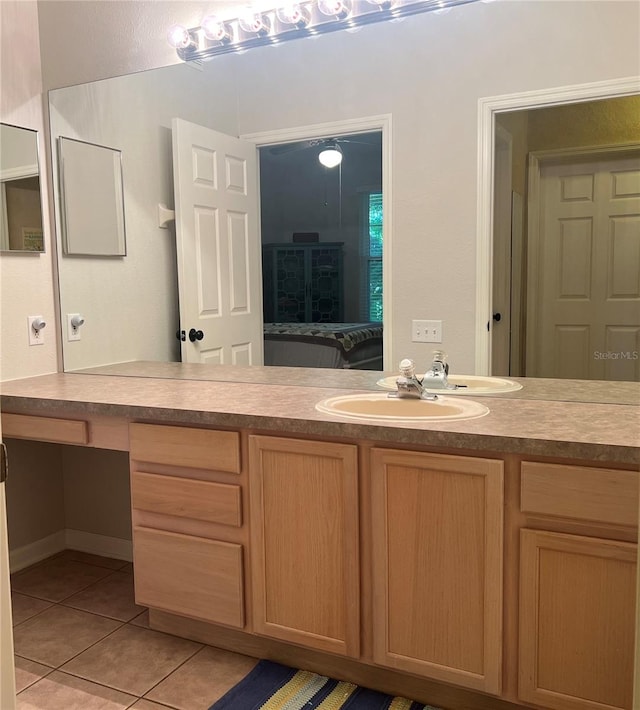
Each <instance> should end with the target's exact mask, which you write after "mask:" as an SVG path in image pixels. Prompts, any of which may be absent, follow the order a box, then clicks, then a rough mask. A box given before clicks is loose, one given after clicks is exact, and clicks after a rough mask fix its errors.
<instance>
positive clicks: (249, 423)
mask: <svg viewBox="0 0 640 710" xmlns="http://www.w3.org/2000/svg"><path fill="white" fill-rule="evenodd" d="M259 369H260V370H264V371H268V370H269V368H259ZM251 370H252V371H255V368H251ZM313 372H314V375H315V378H316V383H317V380H318V379H319V377H320V376H319V374H318V372H319V371H318V370H314V371H313ZM328 372H329V373H331V372H332V371H328ZM262 374H263V381H261V382H260V383H256V382H247V381H227V382H221V381H206V380H201V379H198V380H192V379H174V378H171V379H169V378H168V377H167V378H159V377H136V376H126V377H125V376H118V375H92V376H87V375H86V374H73V373H57V374H51V375H42V376H39V377H32V378H27V379H21V380H12V381H7V382H4V383H2V384H1V385H0V387H1V392H0V395H1V396H0V409H1V410H2V411H5V412H11V413H16V414H32V415H40V416H61V417H67V418H69V417H78V418H82V417H83V416H84V417H89V416H93V417H102V416H107V417H109V416H111V417H124V418H127V419H129V420H135V421H149V422H159V423H173V424H184V425H197V426H212V427H216V426H217V427H229V428H243V429H250V430H260V431H265V432H270V433H273V434H283V435H286V434H301V435H304V434H306V435H309V436H314V437H327V438H332V439H335V438H340V439H350V440H369V441H378V442H385V443H398V444H408V445H418V446H429V447H441V448H447V449H460V450H462V449H464V450H471V451H478V452H484V451H486V452H494V453H516V454H522V455H529V456H553V457H560V458H571V459H582V460H586V461H602V462H612V463H615V462H617V463H623V464H640V406H638V405H633V404H604V403H594V402H575V401H550V400H540V399H524V398H512V397H501V398H499V397H474V398H473V399H474V400H476V401H479V402H482V403H483V404H485V405H486V406H487V407H489V410H490V412H489V414H488V415H486V416H484V417H481V418H479V419H470V420H460V421H453V420H452V421H448V422H429V423H422V422H420V423H411V424H405V423H392V422H390V423H386V422H385V423H384V424H380V423H377V422H376V423H367V422H364V421H362V422H354V421H348V420H341V419H339V418H337V417H334V416H331V415H328V414H323V413H321V412H318V411H317V410H316V409H315V404H316V403H317V402H318V401H320V400H323V399H325V398H327V397H331V396H336V395H340V394H345V392H346V391H349V390H345V389H344V387H341V388H336V387H318V386H317V384H316V386H313V387H308V386H301V385H300V384H267V383H266V381H268V378H267V374H268V373H266V372H263V373H262ZM345 374H348V373H345ZM362 374H363V373H353V375H355V377H354V386H353V388H352V391H358V390H360V391H362V389H363V388H364V386H363V385H362V384H360V385H359V384H356V383H357V382H358V378H359V377H362ZM369 374H371V373H369ZM247 379H248V378H247ZM321 379H322V380H324V379H325V378H324V376H322V378H321ZM328 379H330V377H329V376H328ZM520 381H521V382H522V381H524V380H520ZM346 383H347V380H346V378H345V384H346ZM584 384H585V383H583V386H584ZM368 389H371V388H368Z"/></svg>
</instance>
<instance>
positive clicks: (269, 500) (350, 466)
mask: <svg viewBox="0 0 640 710" xmlns="http://www.w3.org/2000/svg"><path fill="white" fill-rule="evenodd" d="M249 471H250V475H249V481H250V496H251V497H250V500H251V570H252V586H253V615H254V618H253V626H254V629H255V631H256V632H257V633H258V634H262V635H264V636H270V637H272V638H276V639H281V640H283V641H290V642H292V643H296V644H301V645H303V646H306V647H308V648H314V649H320V650H323V651H330V652H332V653H337V654H341V655H345V656H352V657H357V656H358V654H359V638H360V604H359V579H360V567H359V548H358V545H359V542H358V534H359V533H358V517H359V513H358V470H357V448H356V447H355V446H352V445H349V444H337V443H330V442H320V441H305V440H298V439H288V438H279V437H272V436H251V437H250V443H249Z"/></svg>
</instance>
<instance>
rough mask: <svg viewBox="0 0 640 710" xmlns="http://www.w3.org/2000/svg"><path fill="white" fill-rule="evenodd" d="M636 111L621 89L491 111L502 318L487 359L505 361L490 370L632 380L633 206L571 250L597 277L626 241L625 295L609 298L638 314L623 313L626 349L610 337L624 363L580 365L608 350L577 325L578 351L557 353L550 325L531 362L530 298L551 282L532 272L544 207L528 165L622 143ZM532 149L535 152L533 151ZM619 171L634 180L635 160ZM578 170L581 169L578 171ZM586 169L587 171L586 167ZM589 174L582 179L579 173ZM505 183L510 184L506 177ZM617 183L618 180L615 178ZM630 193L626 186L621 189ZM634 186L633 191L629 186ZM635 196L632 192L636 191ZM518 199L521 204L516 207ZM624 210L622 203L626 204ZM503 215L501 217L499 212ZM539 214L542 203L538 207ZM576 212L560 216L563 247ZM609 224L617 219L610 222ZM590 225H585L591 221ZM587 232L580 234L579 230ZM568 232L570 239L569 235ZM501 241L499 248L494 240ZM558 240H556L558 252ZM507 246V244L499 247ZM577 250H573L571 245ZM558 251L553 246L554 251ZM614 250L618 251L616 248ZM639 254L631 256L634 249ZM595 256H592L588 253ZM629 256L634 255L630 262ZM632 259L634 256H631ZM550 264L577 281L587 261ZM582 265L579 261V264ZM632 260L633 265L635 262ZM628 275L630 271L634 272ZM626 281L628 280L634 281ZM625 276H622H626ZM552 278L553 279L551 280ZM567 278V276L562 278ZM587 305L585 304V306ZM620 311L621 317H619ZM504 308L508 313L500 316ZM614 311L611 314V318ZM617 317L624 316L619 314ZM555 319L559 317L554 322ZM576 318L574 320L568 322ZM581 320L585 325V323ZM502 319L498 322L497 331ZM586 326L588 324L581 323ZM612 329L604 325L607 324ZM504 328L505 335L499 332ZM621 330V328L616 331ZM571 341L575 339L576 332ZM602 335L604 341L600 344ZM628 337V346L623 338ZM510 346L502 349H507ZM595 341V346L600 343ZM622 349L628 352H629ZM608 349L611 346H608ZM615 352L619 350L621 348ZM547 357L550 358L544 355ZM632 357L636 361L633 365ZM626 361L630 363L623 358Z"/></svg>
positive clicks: (638, 269)
mask: <svg viewBox="0 0 640 710" xmlns="http://www.w3.org/2000/svg"><path fill="white" fill-rule="evenodd" d="M639 112H640V97H639V96H636V95H633V96H626V97H619V98H612V99H604V100H598V101H587V102H580V103H573V104H565V105H560V106H553V107H549V108H536V109H527V110H522V111H509V112H502V113H497V114H496V121H495V130H496V136H495V145H496V156H495V159H494V170H496V171H497V172H496V174H495V176H494V177H495V180H494V185H495V190H494V235H493V236H494V240H495V241H494V251H493V254H494V257H493V259H494V260H493V284H494V308H493V310H492V315H495V314H496V313H500V316H501V317H500V320H499V321H495V320H494V321H493V323H492V324H491V341H492V364H493V363H494V362H496V361H498V362H499V361H500V360H502V362H503V363H508V372H505V371H504V366H503V371H501V372H498V371H496V370H495V369H493V370H492V374H496V375H499V374H510V375H512V376H545V377H569V378H574V377H575V378H581V379H583V378H584V379H611V380H615V379H623V380H628V379H630V378H631V379H636V380H637V379H638V378H639V373H640V370H639V369H638V367H640V364H639V363H637V361H634V360H633V357H634V353H635V352H637V351H638V349H639V348H640V283H638V281H640V276H639V274H640V263H638V259H639V258H640V222H639V221H638V219H639V218H638V210H634V209H631V211H630V212H629V214H627V215H625V223H624V230H625V231H624V234H623V233H622V232H621V231H618V233H617V234H618V237H616V234H615V233H614V232H612V231H611V229H613V227H611V229H608V228H607V230H605V231H607V233H606V234H602V230H599V229H595V228H594V231H593V235H592V237H589V240H587V241H588V244H589V245H588V246H587V242H586V241H585V242H584V244H583V245H582V246H580V247H576V248H577V250H578V251H577V252H575V253H579V254H582V255H585V254H588V255H589V266H588V268H589V269H591V268H594V269H595V268H596V267H598V266H600V267H601V274H602V275H601V276H600V277H595V278H599V279H600V280H602V279H607V278H609V277H610V275H611V273H612V272H611V268H610V266H611V263H612V262H611V259H613V258H614V257H613V256H612V255H613V248H614V246H613V245H614V244H615V242H616V239H617V241H618V245H619V246H620V245H622V244H623V243H624V245H625V253H626V254H627V256H626V257H625V262H626V264H627V266H626V267H625V273H626V274H628V276H627V277H625V278H626V281H625V286H624V295H623V297H621V298H617V299H616V298H613V299H610V300H612V301H613V307H614V308H615V307H616V302H617V304H618V305H619V306H620V308H621V309H622V310H625V313H626V312H627V311H628V310H629V309H632V311H634V312H635V314H636V317H635V319H632V320H634V322H633V323H628V322H627V321H628V318H627V316H626V315H625V316H624V329H625V331H624V335H625V338H624V348H623V349H620V348H617V345H616V346H615V347H614V343H613V341H612V340H611V338H610V339H609V342H610V344H611V346H612V347H613V348H614V349H616V348H617V350H616V352H618V350H620V352H623V350H624V358H623V359H625V360H627V363H626V366H625V367H624V368H613V367H609V368H606V369H603V368H600V369H598V368H590V367H586V366H585V363H587V364H590V358H591V359H593V358H594V357H595V355H594V353H596V352H608V350H607V348H608V346H607V345H606V342H607V341H606V339H604V340H603V337H604V335H603V333H600V336H599V339H598V338H596V337H595V335H593V336H589V335H588V334H587V335H585V332H586V331H585V329H584V328H583V329H582V335H581V336H580V337H581V338H582V340H581V344H580V345H579V349H580V356H579V357H571V358H568V357H566V356H563V355H562V348H561V347H560V345H561V342H562V339H561V338H560V337H559V336H558V335H557V333H558V329H557V328H556V327H554V328H552V334H551V333H550V332H547V333H546V334H545V335H544V338H545V342H546V345H545V347H546V349H547V350H550V351H551V353H552V354H551V357H550V362H551V364H550V365H549V364H546V365H545V366H544V368H543V370H540V367H539V362H536V358H535V354H534V353H535V350H536V347H538V346H539V345H540V340H539V338H540V337H541V336H540V334H539V332H538V330H539V328H538V326H536V325H535V323H536V321H535V320H534V319H535V318H536V317H537V316H536V308H535V303H536V302H539V297H540V290H541V289H544V288H547V289H548V288H550V287H549V285H548V284H546V283H545V284H542V283H541V282H540V280H539V279H538V278H537V272H536V268H535V266H536V265H535V260H536V258H537V257H536V254H537V251H536V248H537V247H536V245H535V244H534V243H533V238H532V234H531V232H532V229H533V226H532V225H533V224H535V220H533V222H532V216H533V214H534V212H537V211H539V209H540V205H542V207H543V208H544V204H546V203H544V202H543V203H540V204H538V202H539V190H536V189H535V185H534V184H533V181H532V177H531V174H532V173H531V170H532V168H531V165H532V163H534V162H535V156H534V155H533V154H540V153H541V152H543V151H544V152H545V154H547V155H552V152H553V151H558V152H560V151H563V150H564V151H566V150H569V149H578V148H579V149H585V150H592V149H593V148H595V147H598V146H604V145H623V144H630V143H634V142H638V141H640V132H639V129H638V124H637V116H638V114H639ZM505 135H508V136H509V140H510V142H511V158H510V167H511V179H510V181H509V179H508V178H507V179H505V178H504V174H503V175H502V177H500V170H503V171H504V161H503V162H502V163H501V161H500V159H499V154H498V152H499V151H500V149H501V145H503V144H504V136H505ZM532 156H533V157H532ZM621 170H622V171H623V173H624V179H625V181H626V182H629V181H631V182H633V183H634V184H635V182H636V181H637V180H638V176H640V163H638V165H637V166H634V165H631V166H628V165H626V166H624V167H622V168H621ZM578 173H579V174H582V173H581V171H580V170H578ZM584 174H585V175H586V173H584ZM584 180H587V178H584ZM509 182H510V184H509ZM618 183H620V181H619V180H618ZM557 184H558V185H559V186H560V187H558V189H562V188H563V186H564V187H566V189H567V190H568V189H569V184H568V182H559V183H557ZM627 192H628V191H627ZM632 192H633V191H632ZM584 199H585V198H584V196H583V197H581V198H579V199H578V198H575V199H574V198H570V199H569V200H568V202H569V203H572V204H573V205H574V206H575V207H576V209H578V206H579V204H580V203H581V202H584ZM621 199H624V200H627V201H629V200H633V199H634V197H633V195H632V194H628V195H626V196H625V197H622V198H621ZM635 199H637V196H636V198H635ZM500 202H501V203H502V205H503V206H504V205H506V204H508V203H510V215H509V218H508V221H510V222H511V229H510V234H508V236H507V238H506V247H504V245H505V240H504V233H503V234H502V242H501V241H500V239H501V236H500V234H499V230H500V229H502V230H503V231H504V223H505V216H504V210H503V211H502V213H501V212H500V209H499V207H498V205H499V203H500ZM519 204H522V209H520V208H519ZM627 211H628V210H627ZM501 214H502V217H500V215H501ZM542 214H544V209H543V211H542ZM577 219H579V214H578V212H575V214H571V215H569V214H567V215H565V216H564V217H563V220H564V221H563V222H562V226H563V229H565V234H564V237H563V238H562V239H563V240H564V247H563V248H564V249H565V252H566V249H568V247H569V245H570V243H574V244H575V240H576V239H578V237H577V236H576V233H575V232H574V233H573V234H574V237H571V235H570V232H569V231H568V230H569V227H575V226H576V224H577V223H576V220H577ZM614 226H615V225H614ZM617 226H618V227H620V228H622V224H621V223H620V222H619V221H618V223H617ZM589 229H591V227H590V228H589ZM585 238H586V237H585ZM572 239H573V242H571V240H572ZM592 240H593V244H595V243H596V240H597V243H598V244H601V242H602V240H608V242H609V247H608V249H607V250H606V251H602V250H598V251H597V253H602V254H605V253H606V254H608V256H604V257H603V256H597V254H596V251H595V248H592ZM501 243H502V244H503V247H504V248H501V247H500V246H499V245H500V244H501ZM558 249H560V246H558V245H556V251H557V250H558ZM505 250H506V251H505ZM574 251H575V250H574ZM558 253H559V252H558ZM618 253H620V250H619V249H618ZM636 254H637V256H636ZM594 255H596V256H595V258H593V257H594ZM634 259H635V262H634V261H633V260H634ZM603 260H607V264H602V261H603ZM632 262H633V263H632ZM551 263H553V264H554V266H553V267H551V266H550V265H549V264H547V265H546V266H545V269H546V270H547V271H549V269H552V268H553V269H555V271H556V272H557V270H558V269H560V268H564V269H565V272H566V275H567V276H568V277H569V278H571V279H573V281H575V279H576V278H578V276H579V272H580V269H582V270H583V272H584V269H585V268H587V267H586V266H585V262H584V261H581V262H580V263H578V262H577V261H576V259H575V258H573V259H572V260H570V261H566V262H565V263H564V266H562V265H561V261H560V260H559V259H558V258H555V260H554V261H553V262H551ZM580 264H582V265H580ZM634 264H635V265H634ZM632 274H636V277H635V279H634V278H633V277H632ZM631 281H633V282H634V283H633V284H632V283H631ZM627 282H628V283H627ZM556 283H559V281H557V279H556ZM505 284H507V286H508V287H507V289H506V291H507V293H508V297H507V300H506V302H505V301H503V302H502V303H498V302H497V301H496V300H495V299H496V297H495V293H496V288H499V287H500V285H502V286H503V287H504V286H505ZM565 284H566V279H565ZM565 300H566V301H567V302H568V301H570V300H582V301H585V300H588V299H586V297H585V295H584V294H582V295H581V294H579V293H576V294H571V293H567V294H566V298H565ZM587 310H588V308H587ZM622 310H620V317H621V318H622V317H623V316H622ZM505 313H506V316H505ZM615 321H616V317H615V316H614V320H613V321H610V323H613V324H614V325H615ZM621 323H622V321H621ZM560 325H561V324H560ZM574 325H575V324H574ZM583 325H584V324H583ZM501 326H504V328H502V331H501ZM590 327H591V328H592V329H593V333H595V332H596V330H597V329H598V328H599V329H600V330H602V329H603V328H604V325H599V326H590ZM587 330H589V328H587ZM609 330H610V329H609ZM505 331H508V334H507V335H506V337H505ZM618 332H619V331H618ZM566 333H569V334H573V333H577V331H575V330H574V331H568V330H566V329H565V334H566ZM574 341H575V338H574ZM600 342H604V343H605V345H604V346H602V347H601V346H600V345H599V343H600ZM629 343H631V345H629ZM507 348H508V351H507ZM599 348H600V349H599ZM627 351H628V354H629V357H628V358H627ZM612 352H613V351H612ZM619 357H622V356H621V355H620V356H619ZM548 360H549V359H548ZM634 362H635V363H636V364H635V365H634ZM629 363H631V364H629Z"/></svg>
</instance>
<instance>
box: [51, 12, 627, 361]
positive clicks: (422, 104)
mask: <svg viewBox="0 0 640 710" xmlns="http://www.w3.org/2000/svg"><path fill="white" fill-rule="evenodd" d="M50 4H51V5H56V4H57V3H49V2H46V3H44V4H43V5H42V6H41V18H42V12H43V10H45V8H46V11H47V13H48V17H51V14H50V13H51V10H50V9H49V5H50ZM71 4H72V5H74V6H75V7H74V10H75V9H76V8H78V9H79V12H80V14H82V13H85V14H86V13H87V12H89V11H91V12H93V11H94V6H96V5H98V6H100V7H101V10H100V12H101V15H100V20H101V23H102V25H101V27H102V32H103V33H104V32H105V29H106V28H109V27H111V28H112V30H115V31H116V32H120V30H122V31H123V32H124V33H125V35H126V34H127V33H128V32H129V29H128V28H124V29H123V28H121V23H122V21H123V15H122V12H123V6H122V4H121V3H106V6H104V7H103V6H102V5H101V4H100V3H81V4H78V3H71ZM135 4H136V5H138V7H137V10H136V13H137V18H136V19H137V27H138V28H139V33H138V35H137V42H138V44H137V45H136V46H139V45H141V44H143V43H144V42H145V41H148V45H147V53H146V54H145V61H144V62H143V63H142V64H141V66H144V65H152V64H154V63H156V62H159V61H166V57H167V55H166V49H165V48H164V45H162V42H164V37H162V38H161V37H159V36H158V35H159V28H158V26H157V20H158V17H159V16H161V17H163V18H165V19H167V20H168V18H169V16H170V15H171V16H172V18H174V19H179V17H180V18H182V17H184V19H185V22H186V24H189V23H190V22H194V21H193V20H192V19H190V12H191V10H192V9H193V7H194V5H193V4H192V3H184V6H185V10H184V15H183V14H182V13H181V12H175V10H176V9H177V8H179V6H182V5H183V3H176V4H175V7H173V10H174V13H173V14H172V13H171V12H170V8H169V7H168V6H169V5H172V6H173V5H174V4H173V3H163V4H162V10H161V13H162V14H161V15H156V14H155V13H154V12H153V8H152V7H146V5H145V3H139V4H138V3H135ZM109 5H113V6H114V9H113V11H112V12H110V11H109V8H108V7H107V6H109ZM195 5H197V3H196V4H195ZM86 6H90V8H91V9H90V10H88V9H87V8H86ZM144 13H147V14H146V15H145V17H146V18H147V19H148V20H149V23H148V25H147V24H146V23H145V22H144V21H143V14H144ZM149 13H150V14H149ZM178 16H179V17H178ZM65 17H66V16H65V15H64V14H62V15H60V16H57V17H56V18H55V21H54V22H53V23H52V25H51V31H52V32H56V31H60V32H61V33H62V35H61V36H60V37H59V41H60V42H62V43H65V34H64V33H65V27H64V26H62V25H61V23H62V22H64V20H65ZM74 18H75V19H74V22H77V21H78V20H77V17H75V16H74ZM51 19H53V18H51ZM638 21H639V6H638V5H637V4H636V3H629V2H617V1H615V0H613V1H611V0H609V1H603V2H600V1H597V0H596V1H594V2H590V1H585V2H544V1H540V2H529V1H528V0H522V1H519V2H495V3H490V4H485V3H475V4H471V5H465V6H462V7H459V8H456V9H453V10H451V11H450V12H449V13H446V14H438V15H436V14H433V13H430V14H425V15H419V16H415V17H412V18H410V19H407V20H405V21H404V22H400V23H386V24H381V25H376V26H371V27H366V28H363V29H362V30H361V31H359V32H356V33H346V32H339V33H335V34H333V35H325V36H322V37H320V38H316V39H313V40H311V39H307V40H299V41H296V42H291V43H287V44H284V45H279V46H278V47H276V48H274V47H266V48H262V49H257V50H252V51H250V52H247V53H245V54H243V55H241V56H239V57H237V59H238V67H239V82H238V122H239V123H238V130H239V133H240V134H246V133H254V132H260V131H266V130H273V129H278V128H285V127H294V126H301V125H308V124H317V123H322V122H325V121H337V120H342V119H349V118H354V117H363V116H370V115H379V114H385V113H390V114H392V117H393V136H392V151H393V153H392V177H393V203H392V215H393V223H392V225H391V237H392V242H391V243H392V247H391V248H392V269H391V272H392V273H391V292H390V293H389V294H388V295H389V301H388V303H390V304H391V307H390V308H388V309H387V314H388V315H391V316H392V318H393V326H394V331H393V349H392V350H393V353H392V362H391V363H389V365H390V366H392V364H393V362H395V361H397V360H399V359H400V358H401V357H403V356H411V357H414V358H416V359H417V360H418V361H423V360H426V359H428V357H429V355H430V352H431V346H430V345H417V344H414V343H411V341H410V321H411V319H412V318H429V319H442V320H443V322H444V342H443V348H444V349H445V350H446V351H448V352H449V359H450V362H451V365H452V367H453V369H454V370H455V371H458V372H461V371H468V372H472V371H473V368H474V355H475V340H474V330H475V327H476V319H477V318H482V317H483V316H477V314H476V309H475V298H476V294H475V288H476V284H475V281H476V273H475V269H476V232H477V224H476V221H477V217H476V215H477V212H476V210H477V205H476V199H477V197H476V194H477V147H478V146H477V124H478V109H477V106H478V99H479V98H481V97H486V96H495V95H502V94H508V93H513V92H521V91H528V90H539V89H544V88H550V87H558V86H563V85H572V84H581V83H589V82H594V81H602V80H607V79H616V78H620V77H626V76H631V75H634V74H636V73H637V72H638V67H639V66H640V53H639V48H638V37H637V26H638ZM195 22H197V20H196V21H195ZM47 28H48V29H47V36H46V38H43V45H42V46H43V59H44V64H45V65H46V66H47V70H46V71H47V73H48V76H50V77H51V81H53V80H55V81H58V82H59V81H61V79H62V76H63V75H64V71H63V69H64V67H63V66H62V64H63V63H64V64H65V66H67V68H68V69H69V76H73V77H74V78H75V77H77V75H78V71H79V70H78V68H77V67H76V62H74V59H75V58H76V57H74V56H72V55H71V54H66V56H65V58H63V59H61V58H60V56H56V57H54V56H53V55H51V56H50V53H49V51H45V50H51V49H52V45H51V41H50V38H49V24H47ZM109 34H114V32H111V33H109ZM77 39H78V38H77V36H74V42H73V43H72V42H69V43H68V46H71V45H73V51H74V52H81V51H82V49H83V47H82V43H83V42H84V41H86V40H85V38H84V37H81V38H80V40H81V41H80V43H79V45H78V43H77V41H76V40H77ZM120 40H121V36H120V35H118V37H117V42H118V43H120ZM161 40H162V41H161ZM100 42H104V40H103V39H100V40H99V41H98V43H99V44H100ZM118 46H120V45H119V44H118ZM161 46H162V49H161ZM538 47H539V48H540V51H537V48H538ZM59 54H60V53H58V55H59ZM114 54H115V55H116V57H115V58H114V59H113V60H112V61H113V64H114V67H115V71H120V70H122V68H123V67H122V62H123V57H122V55H121V54H120V53H119V52H118V51H116V52H114ZM77 56H78V57H79V56H80V55H77ZM98 56H100V58H101V60H102V61H101V62H100V63H99V66H97V65H96V66H94V67H93V70H94V71H95V73H98V74H99V75H102V76H104V75H105V74H106V73H108V71H109V70H108V69H107V66H108V61H109V57H108V56H107V55H106V54H105V55H104V56H102V55H101V54H100V51H98ZM50 60H51V61H50ZM127 61H130V63H131V64H130V65H128V68H129V69H133V68H134V67H133V66H132V65H133V64H135V57H132V56H129V57H128V60H127ZM218 62H219V60H218V59H215V60H213V61H212V62H210V63H208V64H207V65H206V69H207V71H211V70H213V71H215V68H216V66H221V65H219V64H217V63H218ZM82 63H83V65H84V66H83V68H82V72H83V74H84V76H83V78H90V77H89V76H88V74H89V73H91V71H92V67H91V63H92V58H91V55H90V54H89V55H87V57H84V56H83V57H82Z"/></svg>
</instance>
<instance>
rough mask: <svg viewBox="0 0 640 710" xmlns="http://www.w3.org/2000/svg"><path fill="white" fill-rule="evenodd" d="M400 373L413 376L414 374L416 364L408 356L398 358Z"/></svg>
mask: <svg viewBox="0 0 640 710" xmlns="http://www.w3.org/2000/svg"><path fill="white" fill-rule="evenodd" d="M399 367H400V374H401V375H402V376H403V377H413V376H414V375H415V374H416V365H415V363H414V362H413V360H410V359H409V358H405V359H404V360H400V365H399Z"/></svg>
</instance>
